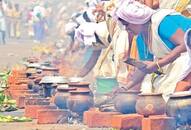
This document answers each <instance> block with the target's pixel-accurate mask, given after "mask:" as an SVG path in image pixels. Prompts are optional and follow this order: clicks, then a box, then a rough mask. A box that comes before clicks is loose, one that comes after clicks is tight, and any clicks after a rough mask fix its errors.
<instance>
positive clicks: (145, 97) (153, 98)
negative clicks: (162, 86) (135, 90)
mask: <svg viewBox="0 0 191 130" xmlns="http://www.w3.org/2000/svg"><path fill="white" fill-rule="evenodd" d="M136 112H137V113H138V114H141V115H144V116H145V117H148V116H150V115H163V114H165V112H166V103H165V101H164V99H163V97H162V94H161V93H148V94H139V95H138V99H137V102H136Z"/></svg>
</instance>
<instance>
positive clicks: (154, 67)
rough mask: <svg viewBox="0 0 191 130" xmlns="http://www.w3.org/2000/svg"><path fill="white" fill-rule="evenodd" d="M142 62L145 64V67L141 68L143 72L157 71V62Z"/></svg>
mask: <svg viewBox="0 0 191 130" xmlns="http://www.w3.org/2000/svg"><path fill="white" fill-rule="evenodd" d="M144 63H145V64H146V65H147V67H146V68H145V69H143V71H144V72H146V73H147V74H150V73H152V72H155V71H157V69H158V67H157V64H156V63H155V62H153V61H144Z"/></svg>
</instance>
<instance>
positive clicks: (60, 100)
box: [54, 86, 76, 109]
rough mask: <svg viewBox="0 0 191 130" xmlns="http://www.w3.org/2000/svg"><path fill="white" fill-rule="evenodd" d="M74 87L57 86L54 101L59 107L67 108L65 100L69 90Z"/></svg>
mask: <svg viewBox="0 0 191 130" xmlns="http://www.w3.org/2000/svg"><path fill="white" fill-rule="evenodd" d="M75 89H76V88H62V87H59V86H58V87H57V92H56V94H55V99H54V103H55V104H56V106H57V107H58V108H60V109H67V108H68V107H67V101H68V97H69V96H70V91H72V90H75Z"/></svg>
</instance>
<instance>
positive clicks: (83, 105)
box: [67, 90, 93, 115]
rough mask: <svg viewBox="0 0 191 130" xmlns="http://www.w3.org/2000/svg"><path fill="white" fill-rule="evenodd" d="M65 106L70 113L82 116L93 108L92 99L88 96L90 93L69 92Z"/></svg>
mask: <svg viewBox="0 0 191 130" xmlns="http://www.w3.org/2000/svg"><path fill="white" fill-rule="evenodd" d="M67 105H68V108H69V109H70V110H71V111H72V112H76V113H78V114H79V115H82V114H83V113H84V111H87V110H88V109H89V108H90V107H92V106H93V97H92V96H90V91H82V90H81V91H70V96H69V98H68V102H67Z"/></svg>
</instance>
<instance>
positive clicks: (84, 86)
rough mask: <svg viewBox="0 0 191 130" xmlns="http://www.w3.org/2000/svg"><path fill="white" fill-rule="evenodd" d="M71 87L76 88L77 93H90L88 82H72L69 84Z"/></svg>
mask: <svg viewBox="0 0 191 130" xmlns="http://www.w3.org/2000/svg"><path fill="white" fill-rule="evenodd" d="M68 85H69V87H74V88H76V91H90V88H89V85H90V83H88V82H70V83H68Z"/></svg>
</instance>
